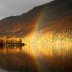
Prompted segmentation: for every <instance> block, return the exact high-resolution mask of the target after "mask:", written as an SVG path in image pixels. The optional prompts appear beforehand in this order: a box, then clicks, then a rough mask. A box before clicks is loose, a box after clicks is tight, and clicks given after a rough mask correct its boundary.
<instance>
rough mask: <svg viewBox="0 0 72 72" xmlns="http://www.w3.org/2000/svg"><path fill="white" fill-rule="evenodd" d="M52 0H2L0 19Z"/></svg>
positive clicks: (0, 2) (0, 0) (0, 3)
mask: <svg viewBox="0 0 72 72" xmlns="http://www.w3.org/2000/svg"><path fill="white" fill-rule="evenodd" d="M50 1H52V0H0V19H2V18H5V17H8V16H15V15H20V14H22V13H25V12H27V11H29V10H30V9H32V8H33V7H35V6H38V5H42V4H45V3H48V2H50Z"/></svg>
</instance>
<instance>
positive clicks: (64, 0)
mask: <svg viewBox="0 0 72 72" xmlns="http://www.w3.org/2000/svg"><path fill="white" fill-rule="evenodd" d="M40 17H41V19H40V21H39V22H40V24H39V28H38V30H37V31H38V32H39V31H40V30H42V31H43V29H46V31H55V32H69V31H70V33H72V0H55V1H52V2H50V3H47V4H44V5H41V6H37V7H34V8H33V9H32V10H30V11H29V12H27V13H24V14H22V15H20V16H11V17H7V18H4V19H2V20H0V36H18V37H21V36H26V35H28V34H29V33H31V32H32V31H33V30H34V28H35V26H36V24H37V23H39V22H38V19H39V18H40Z"/></svg>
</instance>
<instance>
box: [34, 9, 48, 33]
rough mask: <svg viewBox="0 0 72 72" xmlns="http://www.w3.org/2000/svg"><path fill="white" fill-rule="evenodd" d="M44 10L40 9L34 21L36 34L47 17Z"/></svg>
mask: <svg viewBox="0 0 72 72" xmlns="http://www.w3.org/2000/svg"><path fill="white" fill-rule="evenodd" d="M46 10H47V9H46V8H44V9H42V10H41V11H40V13H39V16H38V17H37V19H36V21H35V27H34V32H38V31H39V29H40V27H41V26H42V24H43V21H44V20H45V17H46V15H47V12H46Z"/></svg>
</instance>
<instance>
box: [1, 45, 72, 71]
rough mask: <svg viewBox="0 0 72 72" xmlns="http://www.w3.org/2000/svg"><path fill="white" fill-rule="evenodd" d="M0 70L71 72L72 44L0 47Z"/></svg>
mask: <svg viewBox="0 0 72 72" xmlns="http://www.w3.org/2000/svg"><path fill="white" fill-rule="evenodd" d="M0 72H72V46H59V45H57V46H55V45H54V46H50V47H47V46H40V45H38V46H37V45H35V44H33V45H32V46H31V45H25V46H24V47H14V48H13V47H12V48H11V47H10V48H8V47H7V48H6V47H4V48H0Z"/></svg>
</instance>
